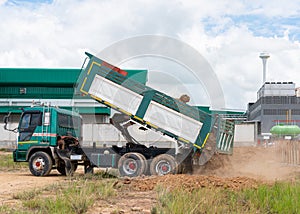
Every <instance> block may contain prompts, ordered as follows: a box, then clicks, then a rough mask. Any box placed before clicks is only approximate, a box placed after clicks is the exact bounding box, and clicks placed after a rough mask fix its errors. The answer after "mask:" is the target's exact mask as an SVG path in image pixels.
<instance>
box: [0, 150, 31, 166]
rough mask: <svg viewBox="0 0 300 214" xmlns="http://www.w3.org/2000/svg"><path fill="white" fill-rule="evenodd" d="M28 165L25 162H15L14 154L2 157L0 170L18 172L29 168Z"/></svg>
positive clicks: (0, 156)
mask: <svg viewBox="0 0 300 214" xmlns="http://www.w3.org/2000/svg"><path fill="white" fill-rule="evenodd" d="M27 167H28V164H27V163H24V162H14V160H13V157H12V154H1V155H0V169H1V170H16V169H24V168H27Z"/></svg>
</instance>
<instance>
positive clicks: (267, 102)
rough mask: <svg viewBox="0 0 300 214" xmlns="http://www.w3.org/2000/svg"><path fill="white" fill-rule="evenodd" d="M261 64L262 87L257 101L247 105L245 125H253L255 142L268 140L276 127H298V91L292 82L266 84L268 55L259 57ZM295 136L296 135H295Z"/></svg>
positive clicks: (299, 98) (299, 97)
mask: <svg viewBox="0 0 300 214" xmlns="http://www.w3.org/2000/svg"><path fill="white" fill-rule="evenodd" d="M259 57H260V58H261V59H262V62H263V85H262V87H261V88H260V89H259V90H258V92H257V100H256V102H254V103H248V108H247V123H252V124H253V125H254V132H255V137H256V141H258V142H259V141H260V140H263V139H270V137H271V135H272V134H271V129H272V127H274V126H276V125H287V126H290V125H299V121H300V105H299V104H300V96H299V95H300V91H299V88H296V86H295V83H294V82H267V81H266V73H267V65H266V64H267V59H268V58H269V57H270V55H269V54H268V53H265V52H264V53H261V54H260V56H259ZM295 136H296V135H295Z"/></svg>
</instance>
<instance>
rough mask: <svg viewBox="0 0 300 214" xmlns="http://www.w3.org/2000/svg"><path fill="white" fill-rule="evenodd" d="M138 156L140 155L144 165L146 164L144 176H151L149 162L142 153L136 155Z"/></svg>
mask: <svg viewBox="0 0 300 214" xmlns="http://www.w3.org/2000/svg"><path fill="white" fill-rule="evenodd" d="M136 154H137V155H139V156H140V157H141V158H142V159H143V161H144V163H143V164H145V169H144V172H143V173H142V174H144V175H149V174H150V172H149V164H148V161H147V159H146V157H145V156H144V155H142V154H141V153H136Z"/></svg>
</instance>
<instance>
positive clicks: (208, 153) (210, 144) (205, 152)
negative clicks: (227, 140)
mask: <svg viewBox="0 0 300 214" xmlns="http://www.w3.org/2000/svg"><path fill="white" fill-rule="evenodd" d="M216 139H217V128H216V127H213V128H212V132H210V133H208V136H207V139H206V141H205V145H204V148H203V149H202V151H201V154H200V157H199V162H198V164H199V165H204V164H205V163H207V161H209V160H210V159H211V158H212V156H213V155H214V154H215V152H216V150H217V144H216Z"/></svg>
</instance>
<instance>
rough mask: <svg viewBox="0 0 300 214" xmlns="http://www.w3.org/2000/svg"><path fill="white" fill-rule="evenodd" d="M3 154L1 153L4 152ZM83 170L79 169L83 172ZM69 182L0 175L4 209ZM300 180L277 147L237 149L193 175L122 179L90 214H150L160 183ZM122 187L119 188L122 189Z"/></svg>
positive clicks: (298, 170)
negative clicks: (22, 196)
mask: <svg viewBox="0 0 300 214" xmlns="http://www.w3.org/2000/svg"><path fill="white" fill-rule="evenodd" d="M0 155H1V153H0ZM76 173H82V171H80V170H79V172H76ZM65 179H66V177H64V176H60V175H59V174H58V173H57V172H56V170H53V172H52V173H51V174H50V176H48V177H34V176H32V175H31V174H30V172H29V170H22V171H15V172H11V171H10V172H3V171H2V172H0V195H1V198H0V206H1V205H9V206H14V204H15V203H18V201H16V200H14V198H13V195H14V194H16V193H19V192H22V191H24V190H27V191H29V190H30V189H33V188H37V187H40V186H45V185H50V184H53V183H56V182H63V181H64V180H65ZM293 179H300V166H299V165H298V166H291V165H287V164H283V163H281V160H280V158H279V156H278V155H277V153H276V149H275V148H274V147H269V148H263V147H241V148H234V153H233V155H222V154H216V155H214V156H213V158H212V159H211V160H210V161H209V162H208V163H207V164H206V165H205V166H201V167H196V168H195V170H194V173H193V175H167V176H163V177H155V176H149V177H140V178H132V179H129V178H122V179H119V180H118V181H117V182H116V184H115V187H116V189H117V190H118V191H119V192H118V197H117V198H116V199H113V200H112V201H99V202H98V203H96V204H95V205H94V206H93V207H92V208H91V209H90V210H89V211H88V213H111V212H115V211H116V210H117V211H118V213H150V210H151V207H152V206H153V204H155V203H156V193H155V191H154V188H155V186H156V185H158V184H160V185H163V186H167V187H170V188H173V187H174V186H184V187H185V188H187V189H190V190H192V189H194V188H199V187H207V186H209V187H225V188H230V189H234V190H239V189H241V188H245V187H255V186H257V185H258V184H259V183H262V182H273V181H275V180H293ZM120 186H121V187H122V188H120V189H119V187H120Z"/></svg>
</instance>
